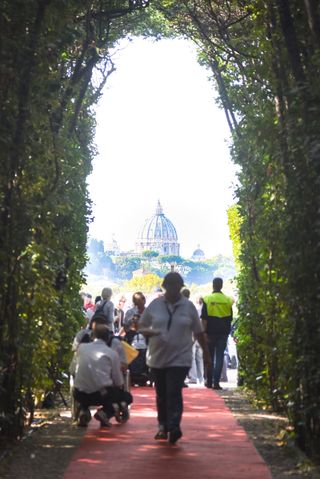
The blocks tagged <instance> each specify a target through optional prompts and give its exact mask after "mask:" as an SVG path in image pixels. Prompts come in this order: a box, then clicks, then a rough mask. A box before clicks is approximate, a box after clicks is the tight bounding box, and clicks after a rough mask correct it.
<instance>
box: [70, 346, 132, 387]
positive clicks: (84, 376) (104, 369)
mask: <svg viewBox="0 0 320 479" xmlns="http://www.w3.org/2000/svg"><path fill="white" fill-rule="evenodd" d="M73 368H74V370H73V371H70V372H71V373H73V374H74V375H75V379H74V386H75V387H76V388H77V389H79V390H80V391H83V392H85V393H93V392H96V391H100V390H101V389H102V388H104V387H106V386H122V385H123V375H122V373H121V369H120V359H119V356H118V354H117V353H116V352H115V351H113V350H112V349H111V348H109V347H108V346H107V345H106V343H105V342H104V341H103V340H101V339H95V340H94V341H93V342H92V343H86V344H80V346H79V347H78V349H77V352H76V354H75V359H74V363H73Z"/></svg>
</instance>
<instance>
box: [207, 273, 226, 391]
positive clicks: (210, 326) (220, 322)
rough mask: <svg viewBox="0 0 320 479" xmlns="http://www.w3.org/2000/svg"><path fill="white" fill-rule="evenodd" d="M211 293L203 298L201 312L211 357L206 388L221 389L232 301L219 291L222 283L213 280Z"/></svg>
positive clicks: (216, 279) (217, 279) (215, 279)
mask: <svg viewBox="0 0 320 479" xmlns="http://www.w3.org/2000/svg"><path fill="white" fill-rule="evenodd" d="M212 285H213V292H212V293H211V294H209V295H208V296H205V297H204V298H203V306H202V312H201V318H202V324H203V329H204V331H205V333H206V334H207V341H208V348H209V352H210V356H211V363H210V366H209V367H208V368H207V374H206V376H207V380H206V387H207V388H212V381H213V389H222V387H221V386H220V384H219V382H220V376H221V371H222V366H223V359H224V351H225V348H226V345H227V341H228V336H229V334H230V331H231V321H232V305H233V302H234V301H233V299H232V298H230V297H229V296H226V295H225V294H224V293H223V292H222V291H221V290H222V286H223V281H222V279H221V278H214V279H213V282H212Z"/></svg>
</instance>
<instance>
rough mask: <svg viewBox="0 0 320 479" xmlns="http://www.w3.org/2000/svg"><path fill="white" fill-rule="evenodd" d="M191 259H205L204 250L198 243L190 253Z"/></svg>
mask: <svg viewBox="0 0 320 479" xmlns="http://www.w3.org/2000/svg"><path fill="white" fill-rule="evenodd" d="M191 259H193V260H195V261H203V260H204V259H205V254H204V251H203V250H202V249H201V248H200V245H199V244H198V246H197V249H195V250H194V252H193V253H192V257H191Z"/></svg>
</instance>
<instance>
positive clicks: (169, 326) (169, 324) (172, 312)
mask: <svg viewBox="0 0 320 479" xmlns="http://www.w3.org/2000/svg"><path fill="white" fill-rule="evenodd" d="M165 305H166V308H167V311H168V315H169V318H168V322H167V331H169V329H170V328H171V323H172V318H173V315H174V313H175V312H176V310H177V308H178V306H179V305H178V304H177V305H176V306H175V307H174V308H173V311H171V310H170V308H169V306H168V305H167V303H165Z"/></svg>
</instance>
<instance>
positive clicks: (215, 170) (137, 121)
mask: <svg viewBox="0 0 320 479" xmlns="http://www.w3.org/2000/svg"><path fill="white" fill-rule="evenodd" d="M124 45H126V48H121V50H120V51H119V53H117V55H116V56H115V57H114V61H115V63H116V67H117V70H116V72H114V73H113V74H112V75H111V76H110V77H109V80H108V82H107V85H106V88H105V91H104V94H103V97H102V98H101V100H100V103H99V105H98V108H97V133H96V145H97V148H98V151H99V155H98V156H97V157H96V159H95V161H94V165H93V173H92V175H91V176H90V177H89V179H88V183H89V192H90V196H91V199H92V200H93V203H94V205H93V216H94V217H95V220H94V222H93V223H92V224H91V226H90V235H91V237H94V238H96V239H99V240H103V241H104V242H105V245H106V244H107V243H110V241H111V238H112V235H114V237H115V239H116V240H117V242H118V245H119V247H120V248H121V249H123V250H132V249H134V246H135V241H136V238H137V236H138V234H139V232H140V230H141V228H142V226H143V224H144V222H145V219H147V218H148V217H150V216H152V215H153V214H154V213H155V208H156V204H157V201H158V199H159V200H160V202H161V204H162V206H163V210H164V214H165V215H166V216H167V217H168V218H169V219H170V220H171V221H172V222H173V224H174V225H175V227H176V230H177V233H178V238H179V242H180V254H181V256H184V257H186V258H187V257H190V256H191V255H192V252H193V251H194V249H195V248H196V247H197V245H198V244H200V247H201V248H202V249H203V250H204V252H205V255H206V257H207V258H209V257H212V256H214V255H216V254H219V253H222V254H226V255H231V254H232V248H231V242H230V239H229V232H228V226H227V214H226V210H227V208H228V206H230V205H231V204H232V203H233V202H234V201H233V190H234V186H232V184H234V183H235V182H236V179H235V166H234V165H233V164H232V163H231V160H230V158H229V151H228V146H227V143H226V139H227V138H228V137H229V130H228V127H227V123H226V119H225V116H224V113H223V111H221V110H219V109H218V107H217V106H216V104H215V101H214V97H215V96H216V92H215V89H214V85H213V83H212V82H210V81H209V80H208V77H209V72H208V71H207V70H206V69H205V68H203V67H201V66H200V65H199V64H198V63H197V59H196V51H195V48H194V47H193V45H192V44H190V43H189V42H187V41H185V40H161V41H159V42H152V41H151V40H142V39H135V40H134V41H133V42H131V43H128V42H125V43H123V44H122V47H123V46H124Z"/></svg>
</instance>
